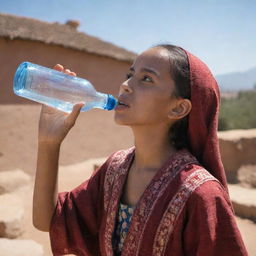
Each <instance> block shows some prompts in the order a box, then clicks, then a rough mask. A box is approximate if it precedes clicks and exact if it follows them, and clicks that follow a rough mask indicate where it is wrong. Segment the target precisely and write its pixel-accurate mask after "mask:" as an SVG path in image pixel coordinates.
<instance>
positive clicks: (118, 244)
mask: <svg viewBox="0 0 256 256" xmlns="http://www.w3.org/2000/svg"><path fill="white" fill-rule="evenodd" d="M134 208H135V207H132V206H129V205H126V204H122V203H120V205H119V209H118V216H117V222H116V227H115V232H114V236H113V249H114V253H115V256H120V255H121V252H122V248H123V245H124V241H125V238H126V236H127V234H128V231H129V227H130V223H131V219H132V215H133V212H134Z"/></svg>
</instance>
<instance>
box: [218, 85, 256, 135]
mask: <svg viewBox="0 0 256 256" xmlns="http://www.w3.org/2000/svg"><path fill="white" fill-rule="evenodd" d="M251 128H256V90H253V91H241V92H239V93H238V95H237V97H235V98H221V108H220V115H219V127H218V130H220V131H223V130H230V129H251Z"/></svg>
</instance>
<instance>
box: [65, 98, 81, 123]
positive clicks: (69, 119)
mask: <svg viewBox="0 0 256 256" xmlns="http://www.w3.org/2000/svg"><path fill="white" fill-rule="evenodd" d="M84 105H85V103H84V102H80V103H77V104H75V105H74V106H73V110H72V112H71V113H70V114H69V115H68V117H67V122H68V123H69V124H70V125H71V126H73V125H74V124H75V122H76V119H77V117H78V116H79V114H80V110H81V108H82V107H83V106H84Z"/></svg>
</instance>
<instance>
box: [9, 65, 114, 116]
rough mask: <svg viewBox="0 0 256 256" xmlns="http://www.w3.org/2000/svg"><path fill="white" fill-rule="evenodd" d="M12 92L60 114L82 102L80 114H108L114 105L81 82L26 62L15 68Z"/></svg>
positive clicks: (87, 84) (107, 96)
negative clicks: (91, 111)
mask: <svg viewBox="0 0 256 256" xmlns="http://www.w3.org/2000/svg"><path fill="white" fill-rule="evenodd" d="M13 90H14V93H15V94H17V95H18V96H21V97H24V98H28V99H30V100H34V101H36V102H39V103H43V104H46V105H48V106H51V107H54V108H57V109H59V110H62V111H64V112H71V111H72V108H73V106H74V104H76V103H78V102H85V106H84V107H83V108H82V109H81V111H87V110H89V109H92V108H101V109H106V110H112V109H114V108H115V107H116V105H117V100H116V99H115V98H114V97H113V96H112V95H110V94H105V93H100V92H97V91H96V90H95V88H94V87H93V85H92V84H91V83H90V82H89V81H87V80H85V79H81V78H79V77H74V76H70V75H67V74H64V73H62V72H59V71H56V70H54V69H50V68H46V67H42V66H39V65H36V64H33V63H30V62H23V63H21V64H20V65H19V67H18V69H17V71H16V73H15V76H14V82H13Z"/></svg>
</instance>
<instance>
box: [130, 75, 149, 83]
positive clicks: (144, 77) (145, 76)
mask: <svg viewBox="0 0 256 256" xmlns="http://www.w3.org/2000/svg"><path fill="white" fill-rule="evenodd" d="M132 76H133V74H131V73H128V74H127V75H126V79H130V78H131V77H132ZM147 78H149V79H150V81H146V80H145V79H147ZM142 80H143V81H144V82H149V83H152V82H153V79H152V78H151V77H150V76H147V75H144V76H143V78H142Z"/></svg>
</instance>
